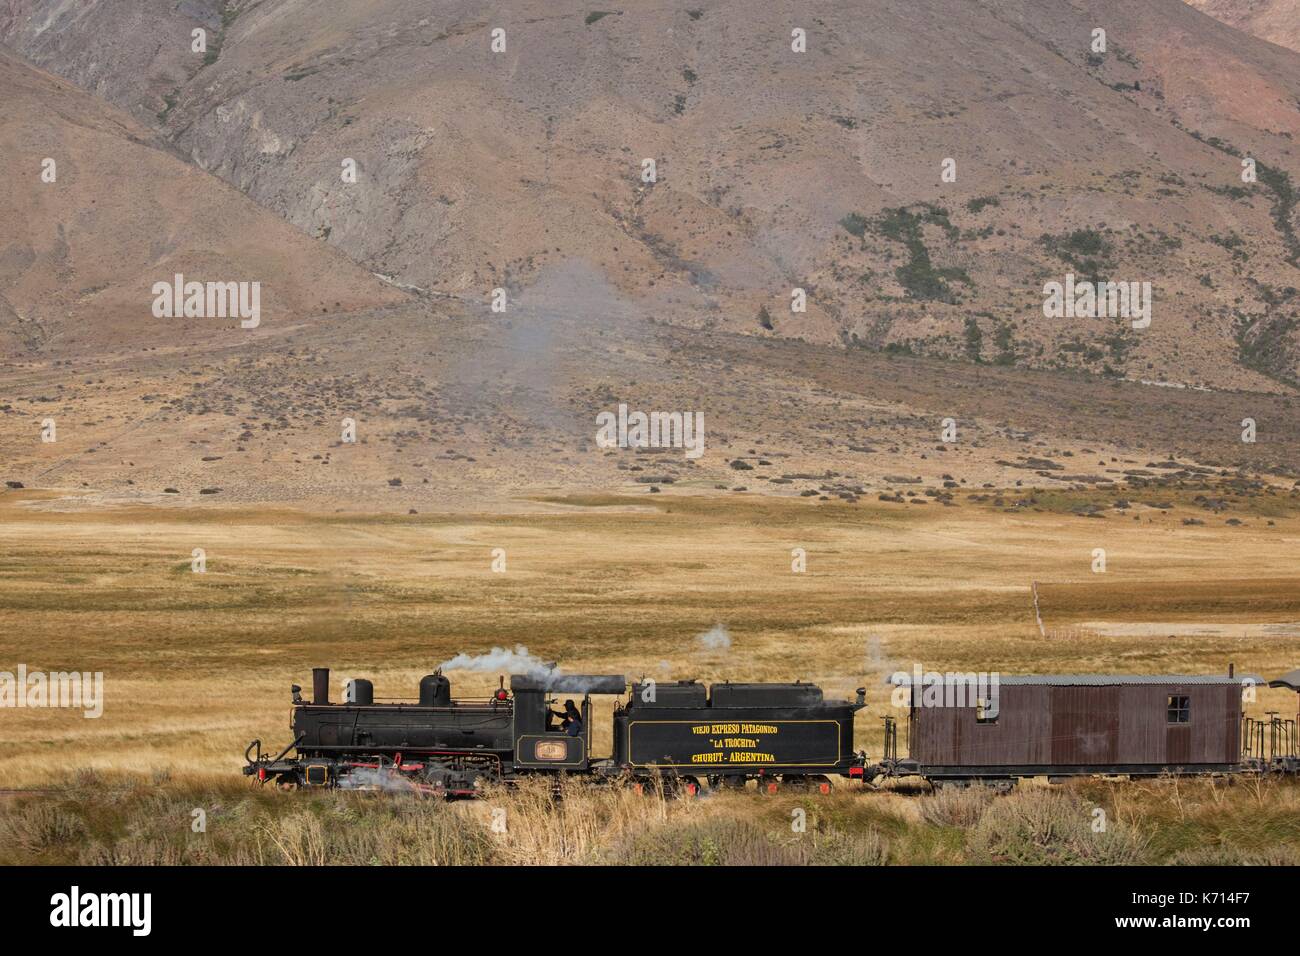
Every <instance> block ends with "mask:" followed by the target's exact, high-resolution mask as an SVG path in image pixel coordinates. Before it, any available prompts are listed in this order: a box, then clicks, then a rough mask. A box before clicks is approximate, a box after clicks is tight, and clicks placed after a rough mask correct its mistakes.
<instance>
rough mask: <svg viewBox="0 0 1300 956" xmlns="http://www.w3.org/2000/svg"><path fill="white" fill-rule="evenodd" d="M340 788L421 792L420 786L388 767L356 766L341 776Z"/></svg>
mask: <svg viewBox="0 0 1300 956" xmlns="http://www.w3.org/2000/svg"><path fill="white" fill-rule="evenodd" d="M339 789H340V790H385V791H387V792H389V793H419V792H420V788H419V787H417V786H416V785H415V784H414V783H412V782H411V781H410V780H408V779H407V778H406V777H404V776H402V775H401V774H400V773H397V772H396V771H394V770H390V769H389V768H387V767H380V768H378V769H376V768H374V767H354V768H353V769H352V770H351V771H349V772H348V773H346V774H342V775H341V776H340V777H339Z"/></svg>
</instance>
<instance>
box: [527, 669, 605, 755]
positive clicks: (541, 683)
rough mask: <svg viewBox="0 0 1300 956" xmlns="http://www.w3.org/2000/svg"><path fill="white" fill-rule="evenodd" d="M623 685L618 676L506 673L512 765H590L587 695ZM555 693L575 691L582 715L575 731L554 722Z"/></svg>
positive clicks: (589, 724) (589, 709) (589, 715)
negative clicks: (511, 714) (511, 720)
mask: <svg viewBox="0 0 1300 956" xmlns="http://www.w3.org/2000/svg"><path fill="white" fill-rule="evenodd" d="M626 688H627V679H626V678H625V677H623V676H622V675H604V676H593V675H584V674H567V675H566V674H555V675H551V674H546V675H541V676H537V675H532V674H512V675H511V676H510V690H511V691H512V693H513V695H514V704H515V711H514V715H515V726H514V744H515V746H514V752H515V767H516V768H517V769H519V770H544V769H549V770H586V769H587V768H588V767H589V766H590V764H591V695H592V694H616V695H621V694H622V693H623V691H624V690H625V689H626ZM561 694H571V695H574V696H577V695H581V703H580V704H578V705H577V707H578V713H579V714H580V716H581V720H582V729H581V732H580V733H578V734H576V735H571V734H569V733H568V732H567V731H566V730H564V729H560V728H559V727H557V726H555V725H554V724H553V722H552V720H551V715H550V709H551V705H552V704H555V703H557V696H558V695H561Z"/></svg>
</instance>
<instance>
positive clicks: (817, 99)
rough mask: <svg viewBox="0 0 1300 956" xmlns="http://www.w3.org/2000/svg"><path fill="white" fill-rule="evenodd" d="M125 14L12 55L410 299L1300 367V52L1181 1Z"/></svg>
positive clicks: (85, 10) (5, 17) (828, 334)
mask: <svg viewBox="0 0 1300 956" xmlns="http://www.w3.org/2000/svg"><path fill="white" fill-rule="evenodd" d="M121 6H122V5H121V4H118V3H110V2H107V0H99V2H96V0H82V2H77V3H69V2H65V0H4V3H3V4H0V42H3V43H4V44H7V45H8V46H9V47H10V48H11V49H13V50H15V51H17V52H18V53H20V54H21V55H23V56H25V57H27V58H29V59H31V60H32V61H34V62H36V63H39V64H41V65H42V66H44V67H45V68H47V69H49V70H51V71H54V72H56V73H58V74H60V75H62V76H65V77H67V78H69V79H70V80H72V81H74V82H76V83H78V84H80V85H81V86H83V87H85V88H87V89H89V90H92V91H94V92H95V93H97V94H98V95H100V96H102V97H105V98H107V99H109V100H111V101H113V102H114V103H116V104H118V105H119V106H122V107H125V108H127V109H129V110H130V111H131V112H133V113H134V114H135V116H136V118H137V120H139V121H141V122H143V123H147V124H149V125H151V126H152V127H154V128H155V129H156V130H157V131H158V133H159V135H160V136H161V137H163V138H164V139H165V140H166V141H167V142H169V143H170V144H172V145H173V146H174V148H176V149H177V150H179V151H180V152H181V153H182V154H183V155H185V156H188V157H190V158H191V159H192V160H193V162H194V163H195V164H197V165H198V166H200V167H202V168H203V169H205V170H210V171H212V172H214V173H216V174H217V175H219V176H220V177H222V178H224V179H225V180H227V181H228V182H229V183H231V184H232V185H234V186H235V187H237V188H238V189H240V190H242V191H243V192H245V193H246V194H247V195H248V196H250V197H251V198H252V199H254V200H255V201H256V202H258V203H260V204H261V205H262V206H264V207H266V208H268V209H270V210H273V211H274V212H276V213H278V214H279V215H280V216H281V217H283V218H284V219H286V220H287V221H288V222H290V223H292V224H293V225H294V226H297V227H298V228H299V229H300V230H302V231H304V232H306V233H308V234H309V235H312V236H316V237H318V238H320V239H322V240H324V241H326V242H327V243H329V244H330V245H333V246H335V247H337V248H338V249H339V250H341V251H342V252H343V253H345V254H346V255H347V256H348V257H350V258H351V259H353V260H354V261H356V262H358V263H360V264H362V265H363V266H364V267H365V268H366V269H368V270H371V271H374V272H379V273H383V274H385V275H389V276H392V277H395V279H396V280H398V281H400V282H402V283H406V284H409V285H411V286H415V287H418V288H421V289H427V290H434V291H439V292H443V293H449V294H453V295H456V296H460V297H464V298H466V299H468V300H470V301H471V302H474V303H486V302H487V301H488V297H489V295H490V294H491V290H493V289H494V288H499V287H500V288H505V289H506V290H507V291H508V294H509V295H510V296H512V297H519V296H525V295H527V290H528V289H529V288H530V287H532V286H533V285H534V284H535V283H536V281H537V279H538V278H539V276H541V275H543V274H545V272H546V271H547V270H549V269H556V268H568V267H569V266H571V265H580V266H581V267H583V268H587V267H590V268H593V269H595V270H596V271H597V272H598V273H599V274H600V275H601V276H602V277H603V278H604V280H605V281H606V282H608V283H609V284H610V285H611V286H612V287H613V289H614V290H616V292H617V294H618V295H619V296H620V297H621V298H623V299H624V300H626V301H627V302H628V303H631V304H632V306H633V307H635V308H636V309H638V310H640V311H641V313H643V314H644V315H645V316H648V317H654V318H658V319H660V320H663V321H667V322H672V323H677V324H681V325H684V326H689V327H697V328H704V329H716V330H728V331H741V332H744V333H747V334H753V335H758V336H778V337H790V338H801V339H805V340H808V341H812V342H821V343H832V344H843V345H845V346H848V347H862V348H867V349H872V350H893V351H903V352H914V353H922V354H931V355H938V356H943V357H952V358H957V359H962V360H968V361H974V362H982V363H988V364H1003V365H1021V366H1031V367H1040V368H1074V369H1082V370H1086V371H1088V372H1091V373H1096V374H1100V375H1113V376H1119V377H1125V378H1129V379H1139V380H1150V381H1160V382H1171V383H1187V384H1200V385H1207V386H1211V387H1215V388H1225V387H1227V388H1248V389H1257V390H1277V389H1282V388H1286V387H1288V385H1289V383H1293V382H1295V381H1296V379H1297V377H1300V339H1298V336H1300V331H1297V327H1298V323H1297V298H1296V297H1297V292H1296V287H1297V286H1298V285H1300V281H1298V280H1300V268H1297V261H1298V258H1297V257H1300V238H1297V228H1300V217H1298V216H1297V211H1296V192H1295V190H1296V188H1297V187H1296V185H1295V183H1296V182H1297V181H1298V180H1300V156H1298V155H1297V153H1296V145H1295V142H1294V137H1295V136H1296V135H1297V134H1300V110H1298V109H1297V104H1298V103H1300V54H1296V53H1293V52H1290V51H1287V50H1283V49H1279V48H1277V47H1275V46H1271V45H1268V44H1266V43H1263V42H1261V41H1259V40H1257V39H1254V38H1251V37H1248V36H1245V35H1243V34H1242V33H1240V32H1238V31H1236V30H1233V29H1230V28H1229V27H1227V26H1224V25H1223V24H1221V23H1218V22H1216V21H1215V20H1214V19H1211V18H1210V17H1208V16H1205V15H1203V14H1201V13H1199V12H1197V11H1196V10H1194V9H1192V8H1191V7H1188V6H1187V5H1185V4H1183V3H1181V2H1179V0H1150V2H1146V3H1143V4H1131V3H1120V2H1110V0H1086V2H1084V0H1075V2H1067V0H1034V2H1028V0H1022V2H1017V0H1009V2H1008V0H996V2H994V0H917V2H913V3H908V4H869V3H852V4H840V5H826V6H824V7H818V8H816V9H815V10H810V9H809V8H808V7H807V5H806V4H800V3H793V2H774V3H769V4H764V5H762V7H761V9H757V8H755V6H754V5H753V4H749V3H742V2H739V0H687V2H684V3H683V4H682V5H681V6H673V5H671V4H669V5H653V6H652V5H648V4H634V5H629V6H626V7H624V8H621V9H610V10H605V9H592V8H589V7H585V6H581V5H576V4H573V3H570V2H567V0H562V2H556V0H545V2H542V0H523V2H511V3H504V2H473V3H471V2H464V0H462V2H452V3H448V4H443V5H440V6H439V7H438V8H437V10H436V11H434V10H431V8H430V7H429V5H428V4H427V3H425V2H423V0H365V2H351V3H348V4H340V5H335V6H332V7H331V10H330V15H329V16H323V15H322V13H321V8H320V5H319V4H317V3H312V2H308V0H256V2H255V0H186V2H184V3H175V2H170V0H169V2H163V0H147V2H141V3H137V4H133V5H131V6H132V7H133V8H134V9H135V10H136V13H135V14H132V15H125V16H124V15H122V13H121ZM200 28H201V29H203V30H205V31H206V38H207V47H206V51H205V52H202V53H198V52H191V32H192V31H193V30H195V29H200ZM496 29H500V30H503V31H504V44H505V46H504V50H503V51H502V52H493V49H492V44H493V31H494V30H496ZM795 29H799V30H803V31H805V35H806V52H795V51H794V50H792V48H791V47H792V42H794V41H792V31H793V30H795ZM1096 29H1104V30H1105V31H1106V46H1105V51H1104V52H1094V50H1093V42H1094V41H1093V31H1094V30H1096ZM499 36H500V35H499ZM1246 156H1249V157H1251V158H1253V159H1254V160H1255V161H1256V164H1257V165H1256V169H1257V174H1258V175H1257V179H1256V180H1255V181H1254V182H1243V180H1242V178H1241V174H1242V159H1243V158H1244V157H1246ZM646 159H653V160H654V161H655V164H656V173H657V176H656V179H655V181H654V182H645V181H643V175H642V173H643V168H644V167H643V161H644V160H646ZM947 159H951V160H953V161H954V164H955V172H956V176H955V181H951V182H949V181H945V180H944V177H943V176H942V172H943V169H944V166H945V160H947ZM346 160H354V161H355V163H356V169H357V176H356V182H355V183H352V182H346V181H344V176H343V175H342V169H343V164H344V162H345V161H346ZM950 168H951V167H950ZM1067 272H1073V273H1076V274H1077V275H1079V276H1080V277H1088V276H1091V277H1095V278H1104V279H1112V280H1123V281H1146V282H1150V283H1151V285H1152V294H1153V297H1154V303H1153V308H1152V322H1151V324H1150V327H1149V328H1145V329H1140V330H1135V329H1133V328H1132V327H1131V323H1130V322H1128V321H1124V320H1121V319H1108V318H1091V319H1048V318H1044V316H1043V312H1042V305H1043V299H1044V295H1043V286H1044V283H1046V282H1049V281H1064V277H1065V274H1066V273H1067ZM795 288H801V289H804V290H806V293H807V297H808V303H807V311H806V313H793V312H792V311H791V308H790V303H791V290H792V289H795Z"/></svg>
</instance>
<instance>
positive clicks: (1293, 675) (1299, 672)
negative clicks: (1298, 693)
mask: <svg viewBox="0 0 1300 956" xmlns="http://www.w3.org/2000/svg"><path fill="white" fill-rule="evenodd" d="M1268 686H1269V687H1290V688H1291V689H1292V690H1300V668H1297V669H1296V670H1293V671H1291V672H1290V673H1287V674H1283V675H1282V676H1281V677H1278V678H1276V679H1274V680H1271V681H1269V682H1268Z"/></svg>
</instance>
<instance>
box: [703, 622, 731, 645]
mask: <svg viewBox="0 0 1300 956" xmlns="http://www.w3.org/2000/svg"><path fill="white" fill-rule="evenodd" d="M695 640H696V641H698V642H699V644H700V647H702V648H704V649H705V650H709V651H724V650H726V649H727V648H729V647H731V635H730V634H728V633H727V629H726V627H724V626H723V625H721V624H715V625H713V627H711V628H710V629H709V630H707V631H705V632H704V633H703V634H697V635H695Z"/></svg>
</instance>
